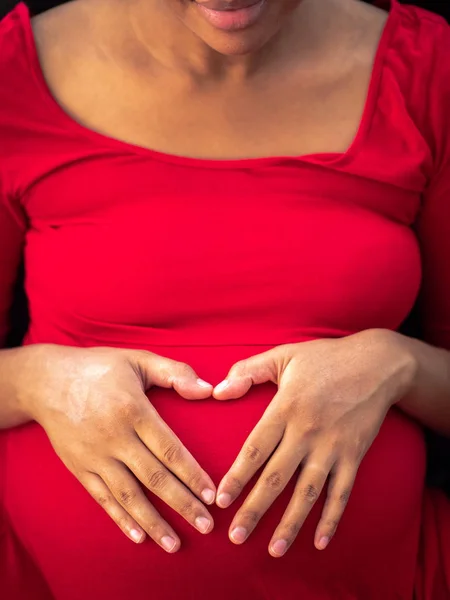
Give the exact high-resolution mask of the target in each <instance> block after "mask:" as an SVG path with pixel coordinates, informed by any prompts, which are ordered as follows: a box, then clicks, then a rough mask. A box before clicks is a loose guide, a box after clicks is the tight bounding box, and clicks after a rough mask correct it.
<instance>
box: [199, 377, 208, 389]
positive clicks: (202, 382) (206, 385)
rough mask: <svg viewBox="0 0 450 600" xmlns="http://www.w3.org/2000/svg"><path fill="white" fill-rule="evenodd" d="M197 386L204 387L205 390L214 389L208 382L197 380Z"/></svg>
mask: <svg viewBox="0 0 450 600" xmlns="http://www.w3.org/2000/svg"><path fill="white" fill-rule="evenodd" d="M197 385H199V386H200V387H203V388H210V387H212V385H211V384H210V383H208V382H207V381H203V379H197Z"/></svg>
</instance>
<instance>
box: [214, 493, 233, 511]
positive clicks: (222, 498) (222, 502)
mask: <svg viewBox="0 0 450 600" xmlns="http://www.w3.org/2000/svg"><path fill="white" fill-rule="evenodd" d="M230 504H231V495H230V494H225V493H224V494H219V495H218V497H217V506H220V508H228V507H229V506H230Z"/></svg>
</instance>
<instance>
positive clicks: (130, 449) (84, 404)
mask: <svg viewBox="0 0 450 600" xmlns="http://www.w3.org/2000/svg"><path fill="white" fill-rule="evenodd" d="M2 367H3V368H2ZM5 368H8V369H10V368H12V369H14V371H15V372H16V373H17V375H18V376H17V375H16V378H14V381H15V382H16V383H18V385H17V386H16V385H14V384H13V385H11V386H10V388H9V392H10V397H14V398H16V399H17V402H16V409H17V408H18V410H16V418H18V419H19V418H20V417H18V415H19V414H20V415H21V419H20V420H23V421H27V420H30V419H31V420H35V421H37V422H38V423H40V425H42V427H43V428H44V429H45V431H46V433H47V435H48V437H49V439H50V441H51V443H52V445H53V447H54V449H55V451H56V452H57V454H58V456H59V457H60V458H61V460H62V461H63V462H64V464H65V465H66V466H67V468H68V469H69V470H70V471H71V472H72V473H73V474H74V475H75V477H77V479H78V480H79V481H80V482H81V483H82V484H83V486H84V487H85V488H86V490H87V491H88V492H89V493H90V494H91V495H92V496H93V498H94V499H95V500H96V501H97V502H98V503H99V504H100V505H101V506H102V507H103V508H104V509H105V511H106V512H107V513H108V514H109V516H110V517H111V518H112V519H113V520H114V521H115V522H116V523H117V524H118V526H119V527H120V528H121V529H122V531H123V532H124V533H125V534H126V535H128V536H129V537H130V539H132V540H133V541H134V542H137V543H139V542H142V541H144V539H145V535H146V534H148V535H149V536H150V537H151V538H153V540H154V541H155V542H157V543H158V544H160V545H161V547H162V548H163V549H164V550H166V551H168V552H175V551H176V550H177V549H178V548H179V545H180V541H179V538H178V536H177V535H176V533H175V532H174V531H173V529H172V528H171V527H170V525H169V524H168V523H166V522H165V521H164V520H163V519H162V518H161V517H160V516H159V515H158V514H157V512H156V510H155V509H154V508H153V507H152V505H151V504H150V502H149V501H148V500H147V499H146V497H145V496H144V493H143V491H142V489H141V487H140V486H139V484H138V481H140V482H141V483H142V484H143V485H144V486H145V487H147V489H149V490H150V491H152V492H153V493H154V494H155V495H157V496H159V497H160V498H161V499H163V500H164V501H165V502H166V503H167V504H168V505H169V506H171V507H172V508H173V509H174V510H176V511H177V512H179V513H180V514H181V515H182V516H183V517H184V518H185V519H186V520H187V521H188V522H189V523H191V524H192V525H193V527H195V528H196V529H197V530H198V531H200V533H209V532H210V531H211V530H212V528H213V519H212V517H211V515H210V514H209V512H208V510H207V509H206V508H205V506H204V504H203V503H202V501H203V502H205V503H208V504H211V503H212V502H213V501H214V497H215V486H214V484H213V482H212V481H211V478H210V477H209V476H208V475H207V473H205V471H203V469H201V467H200V465H199V464H198V463H197V462H196V460H195V459H194V458H193V456H192V455H191V454H190V453H189V451H188V450H186V448H185V447H184V446H183V444H182V443H181V442H180V440H179V439H178V438H177V437H176V435H175V434H174V433H173V432H172V431H171V430H170V428H169V427H168V426H167V425H166V424H165V423H164V422H163V421H162V419H161V418H160V417H159V416H158V414H157V413H156V411H155V410H154V409H153V407H152V406H151V404H150V403H149V401H148V399H147V397H146V395H145V392H146V391H148V390H149V389H150V388H151V387H153V386H154V385H157V386H159V387H164V388H173V389H175V390H176V391H177V393H178V394H180V395H181V396H182V397H183V398H186V399H188V400H201V399H204V398H207V397H209V396H210V395H211V391H212V387H211V386H210V385H209V384H207V383H206V382H204V381H202V380H201V379H199V378H198V377H197V375H196V374H195V372H194V371H193V370H192V369H191V368H190V367H188V366H187V365H184V364H181V363H178V362H175V361H173V360H169V359H165V358H161V357H159V356H156V355H154V354H151V353H149V352H140V351H126V350H114V349H108V348H95V349H90V350H84V349H77V348H66V347H63V346H52V345H36V346H30V347H29V348H23V349H18V350H13V351H10V352H9V353H7V354H6V356H5V359H4V361H3V362H2V364H1V367H0V378H1V379H2V381H5V372H4V369H5ZM11 424H12V423H11Z"/></svg>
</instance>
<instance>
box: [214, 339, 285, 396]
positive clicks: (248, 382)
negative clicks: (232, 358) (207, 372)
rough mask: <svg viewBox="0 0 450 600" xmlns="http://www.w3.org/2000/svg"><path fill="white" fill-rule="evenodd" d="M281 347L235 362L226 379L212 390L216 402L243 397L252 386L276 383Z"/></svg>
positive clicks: (281, 353) (282, 353) (281, 355)
mask: <svg viewBox="0 0 450 600" xmlns="http://www.w3.org/2000/svg"><path fill="white" fill-rule="evenodd" d="M282 348H283V347H282V346H280V347H278V348H274V349H272V350H268V351H267V352H263V353H262V354H257V355H256V356H252V357H251V358H248V359H246V360H241V361H240V362H237V363H236V364H235V365H234V366H233V367H232V368H231V370H230V371H229V373H228V375H227V377H226V379H224V380H223V381H222V382H221V383H219V385H217V386H216V387H215V388H214V391H213V396H214V398H216V399H217V400H232V399H235V398H241V397H242V396H244V395H245V394H246V393H247V392H248V390H249V389H250V388H251V387H252V385H259V384H260V383H267V382H270V381H271V382H272V383H278V375H279V362H280V359H282V357H283V355H284V352H283V350H282Z"/></svg>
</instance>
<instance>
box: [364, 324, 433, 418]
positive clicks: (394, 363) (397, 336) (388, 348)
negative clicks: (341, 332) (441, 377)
mask: <svg viewBox="0 0 450 600" xmlns="http://www.w3.org/2000/svg"><path fill="white" fill-rule="evenodd" d="M361 335H363V337H364V339H365V343H366V345H368V347H369V348H370V350H371V352H373V353H374V356H375V357H377V358H375V361H376V362H375V364H377V361H378V360H379V361H380V372H381V373H383V374H384V375H385V377H386V381H387V382H389V384H390V385H389V392H388V398H389V403H390V406H394V405H396V404H398V403H399V402H401V401H402V400H403V399H404V398H405V397H406V396H410V395H412V394H414V393H415V391H416V389H417V386H418V379H419V373H420V345H421V344H422V342H420V341H418V340H415V339H414V338H409V337H407V336H405V335H402V334H401V333H398V332H396V331H391V330H390V329H370V330H366V331H364V332H361Z"/></svg>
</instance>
